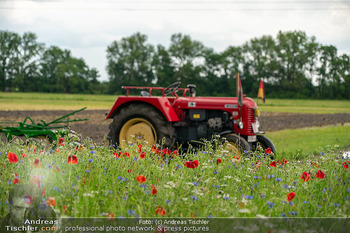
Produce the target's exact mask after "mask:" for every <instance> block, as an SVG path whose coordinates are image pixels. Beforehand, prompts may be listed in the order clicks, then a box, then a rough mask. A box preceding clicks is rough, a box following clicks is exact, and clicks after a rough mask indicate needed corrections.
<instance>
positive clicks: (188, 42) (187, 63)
mask: <svg viewBox="0 0 350 233" xmlns="http://www.w3.org/2000/svg"><path fill="white" fill-rule="evenodd" d="M205 52H206V48H205V47H204V45H203V44H202V43H201V42H199V41H193V40H192V39H191V38H190V36H188V35H182V34H181V33H178V34H174V35H172V36H171V43H170V47H169V53H170V56H171V59H172V66H173V67H174V70H175V72H176V73H175V75H174V79H173V80H172V82H176V81H180V82H182V85H183V86H186V85H187V84H189V83H193V84H196V85H197V93H204V92H205V90H206V89H207V85H206V80H205V79H206V77H205V75H203V73H202V71H203V66H204V65H205Z"/></svg>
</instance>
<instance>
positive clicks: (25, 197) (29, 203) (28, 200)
mask: <svg viewBox="0 0 350 233" xmlns="http://www.w3.org/2000/svg"><path fill="white" fill-rule="evenodd" d="M23 199H24V202H25V203H26V204H27V205H31V204H32V203H33V201H34V199H33V198H32V197H31V196H29V195H24V196H23Z"/></svg>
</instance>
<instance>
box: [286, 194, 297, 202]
mask: <svg viewBox="0 0 350 233" xmlns="http://www.w3.org/2000/svg"><path fill="white" fill-rule="evenodd" d="M294 197H295V192H291V193H288V194H287V200H288V201H291V200H293V198H294Z"/></svg>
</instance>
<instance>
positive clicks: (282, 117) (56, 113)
mask: <svg viewBox="0 0 350 233" xmlns="http://www.w3.org/2000/svg"><path fill="white" fill-rule="evenodd" d="M108 111H109V110H84V111H82V112H79V113H77V114H75V115H73V116H72V117H70V119H77V118H89V120H88V121H83V122H73V123H70V127H71V129H72V130H74V131H76V132H77V133H79V134H81V135H82V137H83V138H86V137H89V138H91V139H93V140H94V141H96V142H100V141H102V140H103V139H104V137H105V136H106V134H107V133H108V132H109V129H108V125H109V124H110V123H111V122H112V120H111V119H109V120H106V119H105V113H106V112H108ZM70 112H72V111H65V110H53V111H0V122H3V121H11V122H23V120H24V118H25V117H27V116H29V117H31V118H32V119H33V120H34V122H35V123H39V122H40V120H44V121H45V122H50V121H53V120H55V119H57V118H59V117H61V116H63V115H66V114H68V113H70ZM259 122H260V125H261V126H260V130H262V131H277V130H283V129H296V128H305V127H314V126H328V125H339V124H340V125H341V124H347V123H350V114H349V113H335V114H301V113H280V112H263V113H262V114H261V116H260V118H259ZM0 125H1V126H7V125H5V124H3V123H1V124H0ZM13 126H15V124H13ZM0 138H1V140H3V139H4V136H3V134H0Z"/></svg>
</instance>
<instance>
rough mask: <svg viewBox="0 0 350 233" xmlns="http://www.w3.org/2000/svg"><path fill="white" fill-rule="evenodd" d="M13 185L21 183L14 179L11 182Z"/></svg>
mask: <svg viewBox="0 0 350 233" xmlns="http://www.w3.org/2000/svg"><path fill="white" fill-rule="evenodd" d="M13 183H14V184H21V183H20V182H19V179H18V178H15V179H14V180H13Z"/></svg>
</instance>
